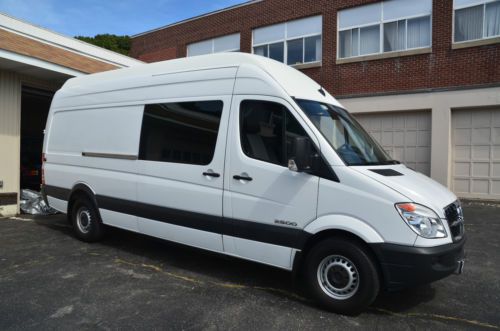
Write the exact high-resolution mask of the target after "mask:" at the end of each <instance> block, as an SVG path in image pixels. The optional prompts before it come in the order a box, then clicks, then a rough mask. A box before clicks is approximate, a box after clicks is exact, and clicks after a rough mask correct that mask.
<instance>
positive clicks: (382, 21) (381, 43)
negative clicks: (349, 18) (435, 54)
mask: <svg viewBox="0 0 500 331" xmlns="http://www.w3.org/2000/svg"><path fill="white" fill-rule="evenodd" d="M384 3H385V1H382V2H381V17H380V20H379V22H377V23H373V22H372V23H365V24H360V25H352V26H348V27H344V28H342V29H341V28H340V12H341V11H342V10H339V11H337V60H341V61H342V60H351V59H356V58H363V57H366V56H376V55H385V54H387V55H389V56H390V55H391V54H396V53H401V52H412V51H414V50H419V49H428V48H431V47H432V41H433V40H432V33H433V30H432V29H433V27H432V22H433V15H434V11H433V10H432V9H431V13H430V14H424V15H422V14H417V15H407V16H400V17H397V18H393V19H388V20H385V19H384ZM424 17H429V22H430V28H429V34H430V36H429V45H427V46H422V47H412V48H408V20H412V19H417V18H424ZM402 20H404V21H405V33H406V38H405V39H406V40H405V48H404V49H400V50H394V51H388V52H385V51H384V25H385V24H386V23H393V22H398V21H402ZM377 25H378V26H379V51H378V52H376V53H368V54H359V55H355V56H348V57H340V51H341V50H340V32H342V31H351V40H352V30H354V29H358V52H360V51H361V48H360V45H361V38H360V37H361V29H362V28H366V27H372V26H377Z"/></svg>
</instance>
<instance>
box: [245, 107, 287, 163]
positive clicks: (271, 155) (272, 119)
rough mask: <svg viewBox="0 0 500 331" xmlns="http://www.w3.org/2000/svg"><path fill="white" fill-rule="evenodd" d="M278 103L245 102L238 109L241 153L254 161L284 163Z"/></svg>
mask: <svg viewBox="0 0 500 331" xmlns="http://www.w3.org/2000/svg"><path fill="white" fill-rule="evenodd" d="M284 109H285V107H284V106H282V105H280V104H279V103H274V102H267V101H253V100H245V101H243V102H242V103H241V107H240V132H241V143H242V148H243V152H244V153H245V154H246V155H247V156H249V157H251V158H254V159H257V160H261V161H266V162H270V163H275V164H283V163H284V157H283V154H284V153H283V152H284V147H283V124H284V122H283V114H284Z"/></svg>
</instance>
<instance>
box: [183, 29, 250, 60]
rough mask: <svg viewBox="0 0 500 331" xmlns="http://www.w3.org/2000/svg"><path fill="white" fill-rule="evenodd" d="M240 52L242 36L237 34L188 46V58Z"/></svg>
mask: <svg viewBox="0 0 500 331" xmlns="http://www.w3.org/2000/svg"><path fill="white" fill-rule="evenodd" d="M239 50H240V34H239V33H235V34H231V35H227V36H223V37H218V38H213V39H208V40H204V41H200V42H197V43H193V44H189V45H188V46H187V56H196V55H204V54H212V53H221V52H238V51H239Z"/></svg>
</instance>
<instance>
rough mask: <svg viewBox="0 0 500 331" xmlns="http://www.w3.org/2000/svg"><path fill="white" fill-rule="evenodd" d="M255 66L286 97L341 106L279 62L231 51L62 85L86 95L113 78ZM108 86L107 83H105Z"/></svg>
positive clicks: (127, 70)
mask: <svg viewBox="0 0 500 331" xmlns="http://www.w3.org/2000/svg"><path fill="white" fill-rule="evenodd" d="M243 65H246V66H254V67H258V68H260V69H262V70H263V71H264V72H265V73H267V76H268V77H266V78H267V79H272V80H274V82H277V83H278V84H279V85H280V86H281V87H282V88H283V89H284V90H285V92H286V93H287V94H288V95H289V96H293V97H297V98H303V99H310V100H317V101H322V102H328V103H331V104H335V105H337V106H340V104H339V103H338V102H337V101H336V100H335V99H334V98H333V97H332V96H331V95H329V94H328V92H326V91H325V92H326V93H325V95H323V93H320V92H319V90H320V89H321V86H320V85H319V84H318V83H317V82H315V81H314V80H312V79H311V78H309V77H308V76H307V75H305V74H303V73H301V72H300V71H298V70H296V69H293V68H292V67H290V66H288V65H285V64H283V63H281V62H278V61H275V60H272V59H268V58H266V57H263V56H258V55H253V54H248V53H240V52H231V53H217V54H210V55H200V56H193V57H185V58H179V59H174V60H168V61H162V62H155V63H149V64H141V65H137V66H134V67H130V68H123V69H117V70H111V71H106V72H101V73H96V74H92V75H87V76H80V77H75V78H72V79H69V80H68V81H67V82H66V83H65V84H64V86H63V87H62V88H61V90H62V91H64V94H65V95H66V96H69V95H79V94H81V93H79V92H83V90H85V92H84V93H85V94H87V93H92V86H96V88H95V90H94V92H98V91H99V87H98V86H103V84H106V85H108V84H112V83H113V82H114V81H123V80H128V81H134V80H135V79H131V78H137V80H140V79H139V78H145V77H147V76H158V75H164V74H174V73H180V72H189V71H197V70H206V69H215V68H228V67H241V66H243ZM108 86H109V85H108ZM131 87H132V86H131Z"/></svg>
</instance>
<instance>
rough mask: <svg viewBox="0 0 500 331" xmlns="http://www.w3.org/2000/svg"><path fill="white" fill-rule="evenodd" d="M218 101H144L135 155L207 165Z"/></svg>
mask: <svg viewBox="0 0 500 331" xmlns="http://www.w3.org/2000/svg"><path fill="white" fill-rule="evenodd" d="M222 107H223V103H222V101H196V102H179V103H162V104H152V105H146V106H145V109H144V117H143V120H142V132H141V142H140V149H139V159H141V160H148V161H160V162H173V163H187V164H197V165H208V164H209V163H210V162H211V161H212V158H213V156H214V151H215V144H216V142H217V133H218V131H219V124H220V118H221V114H222Z"/></svg>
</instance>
